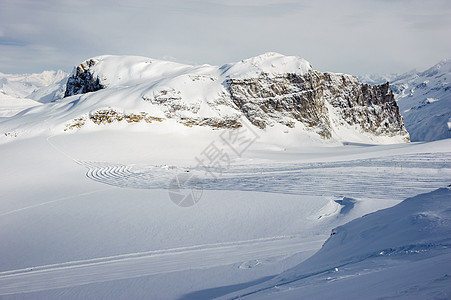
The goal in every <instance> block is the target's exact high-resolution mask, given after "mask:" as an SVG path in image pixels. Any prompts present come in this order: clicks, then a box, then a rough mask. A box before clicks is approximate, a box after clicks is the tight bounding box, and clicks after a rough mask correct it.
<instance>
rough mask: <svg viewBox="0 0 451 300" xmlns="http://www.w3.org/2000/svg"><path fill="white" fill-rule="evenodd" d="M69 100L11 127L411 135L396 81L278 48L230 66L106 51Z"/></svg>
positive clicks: (79, 72)
mask: <svg viewBox="0 0 451 300" xmlns="http://www.w3.org/2000/svg"><path fill="white" fill-rule="evenodd" d="M65 96H66V98H65V99H64V100H61V101H58V102H57V103H52V104H49V105H48V106H47V107H46V109H45V111H43V110H40V109H36V110H33V109H31V110H30V111H29V112H27V114H26V115H24V116H23V118H22V117H19V119H21V120H20V125H19V124H17V123H16V124H14V122H15V121H13V122H11V123H10V125H12V126H10V128H9V131H15V132H19V131H21V130H22V131H23V130H24V129H23V126H24V125H23V124H29V125H28V127H30V125H32V126H31V127H32V128H33V129H32V130H36V126H37V127H39V125H37V124H36V122H35V121H36V119H39V123H42V120H45V121H46V124H47V125H52V126H53V128H59V129H58V130H60V131H63V130H66V131H71V130H75V129H78V128H85V127H86V126H89V124H98V125H101V124H103V125H105V124H109V123H120V122H128V123H139V122H147V123H152V122H155V121H159V122H162V121H165V120H169V119H172V120H175V121H177V122H178V123H180V124H183V125H186V126H190V127H191V126H208V127H213V128H229V129H236V128H240V127H241V126H243V122H245V123H249V122H250V123H251V124H252V125H254V126H256V127H257V128H259V129H261V130H264V129H265V128H279V127H280V128H281V129H280V131H281V132H282V131H287V130H289V129H295V130H296V131H299V132H304V133H306V135H309V136H312V137H315V138H317V139H326V140H327V139H332V140H339V141H355V142H370V143H396V142H403V141H408V139H409V136H408V133H407V131H406V130H405V128H404V125H403V121H402V118H401V116H400V115H399V111H398V107H397V105H396V102H395V100H394V97H393V94H392V92H391V91H390V90H389V88H388V85H380V86H370V85H367V84H361V83H360V82H359V80H358V78H357V77H354V76H351V75H345V74H333V73H322V72H319V71H314V70H313V69H312V67H311V65H310V64H309V63H308V62H307V61H306V60H304V59H302V58H299V57H295V56H284V55H281V54H278V53H272V52H271V53H266V54H263V55H260V56H257V57H253V58H249V59H245V60H242V61H240V62H237V63H231V64H226V65H223V66H221V67H216V66H210V65H201V66H191V65H183V64H178V63H174V62H168V61H161V60H155V59H150V58H146V57H136V56H99V57H95V58H92V59H89V60H87V61H85V62H83V63H82V64H81V65H79V66H78V67H76V68H74V71H73V72H72V74H71V75H70V77H69V78H68V80H67V85H66V90H65ZM41 102H42V101H41ZM36 116H37V118H34V117H36ZM7 123H8V122H7ZM16 125H17V126H16ZM25 126H27V125H25ZM284 128H285V129H284ZM27 130H28V129H27Z"/></svg>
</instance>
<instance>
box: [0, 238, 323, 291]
mask: <svg viewBox="0 0 451 300" xmlns="http://www.w3.org/2000/svg"><path fill="white" fill-rule="evenodd" d="M323 242H324V240H323V239H320V240H314V241H308V242H305V239H304V238H303V237H300V236H291V237H273V238H263V239H255V240H248V241H238V242H230V243H222V244H208V245H197V246H191V247H183V248H175V249H167V250H156V251H148V252H138V253H131V254H124V255H117V256H109V257H103V258H95V259H87V260H81V261H73V262H66V263H60V264H53V265H47V266H37V267H33V268H28V269H19V270H10V271H4V272H0V295H10V294H18V293H29V292H36V291H43V290H50V289H58V288H66V287H72V286H79V285H84V284H90V283H95V282H105V281H112V280H120V279H127V278H136V277H142V276H150V275H155V274H162V273H170V272H177V271H184V270H193V269H203V268H211V267H215V266H223V265H231V264H236V263H242V262H248V261H250V260H255V259H259V260H263V261H264V259H268V258H272V257H286V256H289V255H292V254H295V253H301V252H306V251H312V250H317V249H319V248H320V247H321V245H322V243H323ZM275 253H277V255H275Z"/></svg>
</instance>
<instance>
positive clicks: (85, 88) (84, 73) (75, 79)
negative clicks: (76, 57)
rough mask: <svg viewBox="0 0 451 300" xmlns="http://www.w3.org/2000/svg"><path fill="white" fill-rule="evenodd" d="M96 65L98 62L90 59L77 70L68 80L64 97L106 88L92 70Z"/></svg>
mask: <svg viewBox="0 0 451 300" xmlns="http://www.w3.org/2000/svg"><path fill="white" fill-rule="evenodd" d="M96 63H97V61H96V60H94V59H89V60H87V61H85V62H83V63H82V64H80V65H79V66H77V67H76V68H75V70H74V71H73V72H72V74H71V76H70V77H69V78H68V79H67V84H66V92H65V93H64V97H68V96H73V95H77V94H84V93H89V92H95V91H98V90H101V89H103V88H105V86H103V85H102V84H101V83H100V79H99V77H97V76H95V75H94V74H93V72H92V70H91V67H93V66H94V65H95V64H96Z"/></svg>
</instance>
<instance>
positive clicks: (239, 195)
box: [0, 125, 451, 299]
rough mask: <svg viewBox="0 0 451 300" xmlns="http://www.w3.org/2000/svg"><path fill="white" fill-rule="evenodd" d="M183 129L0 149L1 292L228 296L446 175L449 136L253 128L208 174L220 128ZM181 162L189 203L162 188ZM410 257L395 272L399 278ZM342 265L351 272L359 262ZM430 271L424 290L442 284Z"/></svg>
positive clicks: (79, 136)
mask: <svg viewBox="0 0 451 300" xmlns="http://www.w3.org/2000/svg"><path fill="white" fill-rule="evenodd" d="M183 127H184V126H182V125H180V130H175V129H174V128H169V129H166V130H169V131H171V134H169V133H168V132H164V131H155V132H153V133H152V132H146V131H140V130H136V129H135V128H134V127H129V128H128V129H127V128H125V129H124V128H123V129H121V130H117V129H113V128H112V129H109V130H101V131H93V132H90V133H75V134H62V135H55V136H52V135H49V136H47V137H46V136H38V137H35V138H30V139H17V140H15V141H12V142H9V143H7V144H3V145H1V153H2V155H1V158H0V159H1V165H2V173H1V179H2V190H1V196H0V199H1V202H0V225H1V226H0V239H1V240H3V241H8V242H7V243H1V244H0V252H1V253H2V259H0V270H1V271H0V295H2V296H1V297H2V299H19V298H20V299H27V298H28V299H36V298H38V299H39V298H42V299H52V298H71V299H82V298H105V299H112V298H113V299H114V298H116V299H125V298H142V299H144V298H147V299H148V298H152V299H176V298H182V299H210V298H214V297H222V296H224V297H226V298H227V297H229V296H226V295H228V294H229V293H234V292H236V291H238V290H241V289H245V288H248V287H249V286H252V285H254V284H258V283H260V284H263V285H267V284H266V283H262V282H265V280H268V279H270V278H272V277H274V276H277V275H278V274H280V273H282V272H284V271H286V270H288V269H290V268H293V267H296V265H298V264H299V263H301V262H302V261H304V260H305V259H307V258H308V257H310V256H311V255H312V254H314V253H315V252H316V251H318V250H320V249H321V245H322V244H323V243H324V242H325V241H326V239H327V238H328V237H329V235H330V232H331V230H332V229H333V228H336V227H338V226H340V225H342V224H345V223H346V222H349V221H351V220H353V219H355V218H358V217H361V216H363V215H365V214H368V213H371V212H374V211H376V210H379V209H383V208H387V207H391V206H393V205H396V204H397V203H400V202H401V201H402V200H403V199H405V198H406V197H411V196H415V195H417V194H419V193H424V192H428V191H432V190H435V189H437V188H438V187H445V186H447V184H449V183H448V182H449V179H450V178H451V169H450V155H451V154H450V153H449V149H450V141H449V140H443V141H437V142H433V143H423V144H421V143H419V144H418V143H417V144H416V143H413V144H397V145H385V146H374V145H373V146H371V145H357V144H348V145H339V144H334V143H332V144H326V145H324V144H315V143H311V144H310V146H308V145H298V146H297V147H296V146H295V144H294V141H292V140H289V139H288V140H285V141H284V142H283V141H282V142H278V141H277V142H276V141H272V142H271V140H270V139H264V138H261V139H258V140H256V141H255V143H253V144H252V145H251V146H250V147H249V148H248V149H247V151H246V152H244V153H243V155H242V156H241V157H237V156H234V157H233V161H232V162H231V164H230V166H229V167H227V168H224V169H223V170H222V173H221V174H220V173H215V174H216V175H217V178H213V177H212V176H211V175H210V174H209V173H207V172H205V171H204V170H203V169H202V168H201V167H200V166H197V165H196V164H197V161H196V158H198V157H199V156H200V154H201V153H202V151H204V150H205V149H206V147H207V146H208V145H209V144H211V141H218V140H219V136H220V134H221V133H222V132H223V131H217V130H210V129H206V128H190V130H191V131H190V132H191V134H189V135H188V134H186V132H185V131H183ZM172 130H174V131H172ZM230 154H231V153H230ZM231 156H232V155H231ZM187 170H189V171H190V173H192V174H194V175H195V176H197V178H198V180H199V182H200V183H201V184H202V185H201V187H202V189H203V190H202V191H201V192H202V193H201V197H200V200H199V201H198V202H197V203H196V204H195V205H193V206H190V207H180V206H177V205H176V204H175V203H174V202H173V201H172V200H171V197H170V195H169V192H168V186H169V184H170V182H171V180H172V179H173V178H174V176H177V174H180V173H185V172H186V171H187ZM184 192H185V191H183V190H182V191H181V193H184ZM441 193H443V191H442V192H441ZM449 200H450V198H449V194H445V195H444V196H443V197H442V200H441V201H449ZM431 209H432V208H431ZM434 214H435V213H434ZM440 222H441V221H440ZM442 223H443V222H442ZM418 224H419V225H418V226H420V225H421V224H424V223H421V222H420V223H418ZM443 224H444V225H443V226H445V227H446V226H448V227H447V228H449V223H446V222H444V223H443ZM390 230H391V231H396V228H395V227H393V228H390ZM338 236H339V235H338V233H337V237H338ZM412 242H415V241H414V240H412ZM329 243H330V242H328V243H326V245H328V244H329ZM406 243H407V242H406ZM365 244H367V241H365V240H364V241H362V246H363V245H365ZM354 246H355V247H356V248H359V247H361V246H357V245H354ZM377 249H379V248H377ZM415 249H417V248H415ZM434 249H435V248H434ZM382 250H384V251H385V250H386V247H385V248H384V249H382ZM426 250H427V249H426ZM426 250H424V249H423V248H421V251H426ZM322 251H325V250H322ZM328 251H330V252H331V253H333V251H334V249H329V248H328ZM337 251H338V250H337ZM415 251H416V250H415ZM319 253H320V252H319ZM431 253H432V254H433V253H435V252H433V251H432V252H431ZM432 254H430V255H431V256H432ZM317 255H319V254H317ZM330 255H332V256H333V254H330ZM428 255H429V254H428ZM312 259H313V258H312ZM431 259H432V261H433V262H434V261H436V260H438V261H440V258H439V257H438V258H431ZM331 264H332V265H333V268H334V267H335V266H338V268H339V270H341V268H342V266H341V264H339V263H338V262H337V263H335V262H333V263H331ZM418 264H421V262H418ZM439 265H443V262H442V261H440V264H439ZM415 266H416V265H415V264H413V265H412V268H411V269H409V268H407V266H406V265H403V268H407V269H408V271H406V272H407V273H409V274H410V273H412V272H417V271H416V269H415V268H416V267H415ZM313 267H314V266H312V267H311V268H313ZM300 268H301V267H300V266H299V267H296V269H293V270H300V271H299V274H303V273H302V272H303V271H302V269H300ZM355 268H356V269H355V270H354V269H353V271H352V272H354V273H352V274H354V275H353V276H354V277H356V276H357V275H355V274H357V273H359V272H363V270H367V271H365V274H366V273H368V272H370V271H368V269H371V265H367V264H363V265H362V266H361V268H360V265H358V264H356V267H355ZM378 268H379V267H378ZM356 270H357V271H356ZM399 270H401V271H402V270H403V269H402V268H400V269H399ZM434 270H435V269H434ZM401 271H399V272H401ZM289 272H292V271H289ZM293 272H294V271H293ZM290 274H294V275H292V276H293V278H294V277H296V276H297V274H298V271H296V272H295V273H290ZM340 274H341V273H340ZM431 274H432V273H431ZM434 274H435V273H434ZM336 275H338V274H336ZM290 276H291V275H290ZM368 276H369V275H368ZM428 276H429V275H428ZM430 276H433V275H430ZM434 276H435V275H434ZM441 276H445V274H442V275H441ZM328 277H331V276H328ZM357 277H358V276H357ZM276 278H279V277H276ZM290 278H291V277H290ZM296 278H297V277H296ZM340 278H341V277H340ZM434 278H435V277H434ZM437 278H438V277H437ZM443 278H444V279H443V284H442V283H440V282H441V281H440V282H439V283H437V285H436V288H434V289H433V290H434V291H436V292H441V293H445V294H446V293H447V290H446V289H445V288H444V287H445V286H446V285H447V284H446V283H449V282H448V281H447V279H446V278H447V277H446V276H445V277H443ZM329 281H331V280H324V281H320V283H321V284H322V283H324V284H328V282H329ZM270 282H272V281H270ZM315 282H316V281H315ZM409 282H410V281H408V280H407V279H406V281H403V283H402V284H403V286H409V285H408V284H410V283H409ZM412 282H413V281H412ZM320 283H317V285H316V287H317V288H318V289H323V288H322V287H321V285H320ZM315 284H316V283H315ZM412 284H413V283H412ZM270 286H271V285H270ZM344 286H346V285H344ZM395 287H396V285H395ZM246 291H247V290H246ZM315 291H316V290H315ZM390 291H394V290H390ZM273 292H274V291H273V290H271V291H270V294H268V295H269V296H268V297H270V298H272V296H271V295H272V293H273ZM239 293H241V292H239ZM243 293H244V292H243ZM245 293H247V292H245ZM293 293H294V294H290V295H288V296H287V297H295V296H293V295H297V294H296V293H295V292H293ZM234 295H235V294H231V296H230V297H234ZM283 295H285V294H283ZM318 295H320V294H318ZM446 295H448V296H449V294H446ZM256 297H257V298H259V297H260V294H258V296H256ZM276 298H279V296H277V297H276Z"/></svg>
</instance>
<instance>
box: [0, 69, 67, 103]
mask: <svg viewBox="0 0 451 300" xmlns="http://www.w3.org/2000/svg"><path fill="white" fill-rule="evenodd" d="M67 76H68V74H67V73H65V72H64V71H61V70H58V71H44V72H42V73H35V74H3V73H0V90H3V92H4V94H7V95H9V96H11V97H14V98H20V99H23V98H28V99H32V100H35V101H38V102H42V103H46V102H51V101H54V100H57V99H61V98H62V97H63V96H64V86H65V83H66V80H67Z"/></svg>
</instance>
